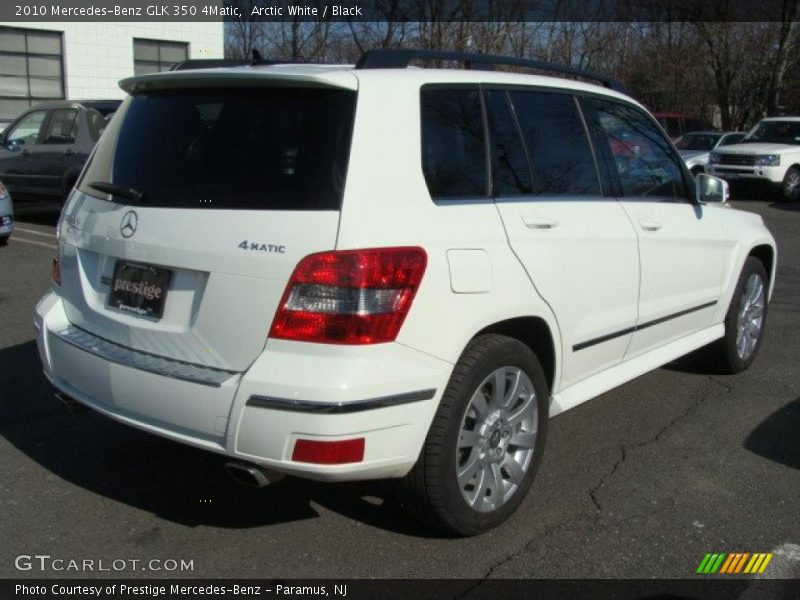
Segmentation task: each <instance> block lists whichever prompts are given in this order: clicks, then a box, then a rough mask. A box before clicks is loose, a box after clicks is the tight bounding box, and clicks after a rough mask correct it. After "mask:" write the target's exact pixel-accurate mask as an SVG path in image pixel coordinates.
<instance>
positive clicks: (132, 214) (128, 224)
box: [119, 210, 139, 238]
mask: <svg viewBox="0 0 800 600" xmlns="http://www.w3.org/2000/svg"><path fill="white" fill-rule="evenodd" d="M138 226H139V216H138V215H137V214H136V211H133V210H129V211H128V212H126V213H125V214H124V215H123V216H122V222H121V223H120V224H119V231H120V233H121V234H122V237H124V238H129V237H131V236H132V235H133V234H134V233H136V228H137V227H138Z"/></svg>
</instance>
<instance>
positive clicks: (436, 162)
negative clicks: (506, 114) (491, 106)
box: [422, 88, 486, 198]
mask: <svg viewBox="0 0 800 600" xmlns="http://www.w3.org/2000/svg"><path fill="white" fill-rule="evenodd" d="M422 171H423V173H424V175H425V181H426V182H427V184H428V190H429V191H430V194H431V196H433V197H434V198H458V197H461V198H463V197H474V196H485V195H486V147H485V143H484V131H483V119H482V116H481V102H480V92H479V91H478V89H477V88H475V89H447V90H442V89H434V90H425V89H423V91H422Z"/></svg>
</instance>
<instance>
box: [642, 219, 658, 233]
mask: <svg viewBox="0 0 800 600" xmlns="http://www.w3.org/2000/svg"><path fill="white" fill-rule="evenodd" d="M639 225H641V226H642V229H644V230H645V231H658V230H659V229H661V228H662V227H663V225H662V224H661V223H657V222H655V221H639Z"/></svg>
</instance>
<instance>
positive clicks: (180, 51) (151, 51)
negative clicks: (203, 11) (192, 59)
mask: <svg viewBox="0 0 800 600" xmlns="http://www.w3.org/2000/svg"><path fill="white" fill-rule="evenodd" d="M188 58H189V44H186V43H184V42H164V41H161V40H139V39H134V40H133V73H134V74H135V75H146V74H147V73H158V72H160V71H169V70H170V69H171V68H172V67H174V66H175V65H176V64H178V63H179V62H183V61H184V60H187V59H188Z"/></svg>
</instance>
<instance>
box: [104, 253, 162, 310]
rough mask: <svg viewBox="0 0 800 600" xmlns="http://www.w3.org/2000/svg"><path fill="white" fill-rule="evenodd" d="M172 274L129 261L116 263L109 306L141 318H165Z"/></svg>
mask: <svg viewBox="0 0 800 600" xmlns="http://www.w3.org/2000/svg"><path fill="white" fill-rule="evenodd" d="M171 279H172V271H170V270H169V269H162V268H161V267H154V266H152V265H145V264H142V263H134V262H128V261H117V262H116V264H115V265H114V276H113V277H112V278H111V292H110V293H109V295H108V306H109V307H111V308H114V309H116V310H119V311H122V312H126V313H129V314H132V315H137V316H140V317H148V318H151V319H160V318H161V317H162V316H163V315H164V305H165V303H166V300H167V290H168V289H169V282H170V280H171Z"/></svg>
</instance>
